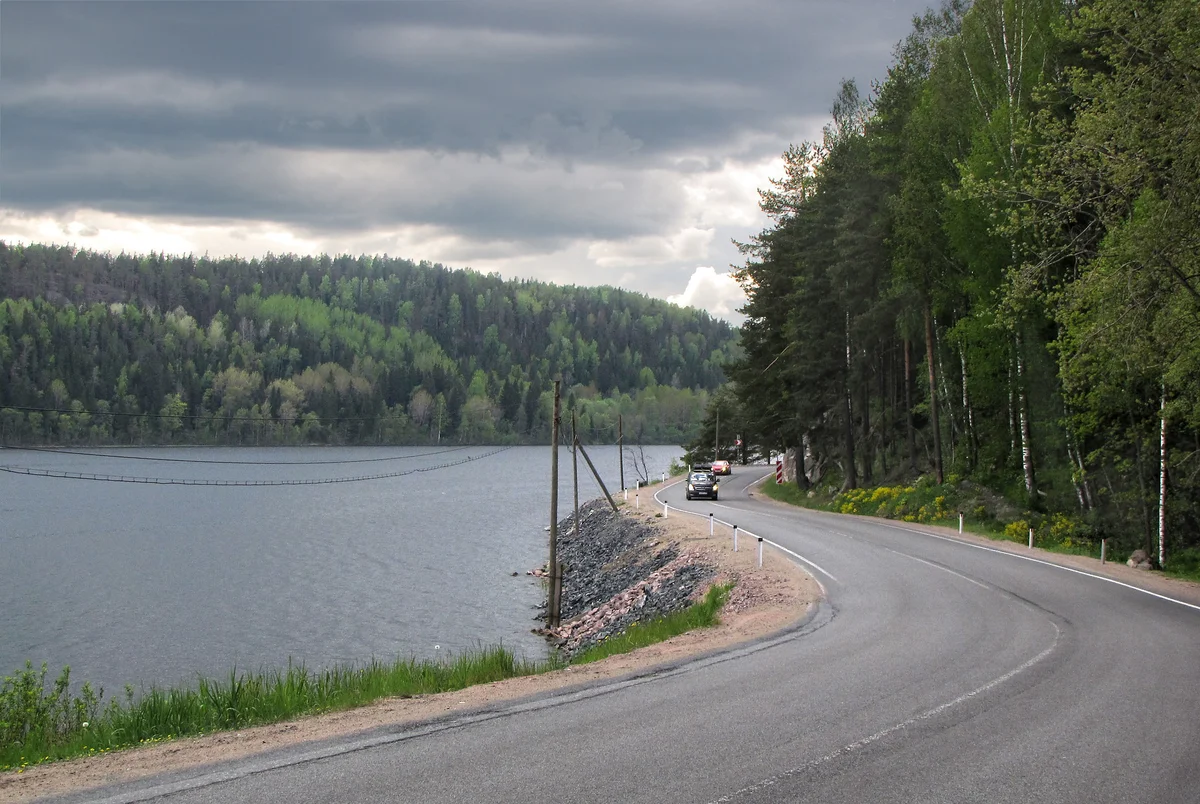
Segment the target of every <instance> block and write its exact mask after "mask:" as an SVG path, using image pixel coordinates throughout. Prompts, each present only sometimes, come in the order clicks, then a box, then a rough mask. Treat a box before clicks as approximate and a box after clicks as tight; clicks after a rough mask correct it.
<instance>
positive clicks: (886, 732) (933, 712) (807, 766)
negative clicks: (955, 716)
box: [709, 621, 1062, 804]
mask: <svg viewBox="0 0 1200 804" xmlns="http://www.w3.org/2000/svg"><path fill="white" fill-rule="evenodd" d="M1050 624H1051V625H1053V626H1054V643H1053V644H1052V645H1051V646H1050V647H1048V648H1046V649H1045V650H1044V651H1042V652H1041V653H1039V654H1038V655H1037V656H1034V657H1033V658H1032V659H1030V660H1028V661H1027V662H1025V663H1024V664H1022V665H1021V666H1020V667H1017V668H1015V669H1013V670H1009V671H1008V672H1007V673H1005V674H1004V675H1002V676H999V677H997V678H994V679H992V680H991V681H989V682H988V683H986V684H984V685H983V686H982V687H976V688H975V689H973V690H971V691H970V692H967V693H963V694H962V695H960V696H958V697H957V698H955V699H954V700H952V701H947V702H946V703H944V704H942V705H941V706H936V707H934V708H933V709H929V710H927V711H925V712H922V713H921V714H919V715H916V716H915V717H910V718H909V719H908V720H906V721H904V722H903V723H897V724H896V725H894V726H889V727H888V728H886V729H882V730H880V731H877V732H875V733H874V734H872V735H871V736H870V737H864V738H862V739H861V740H856V741H855V742H852V743H849V744H848V745H843V746H842V747H841V748H839V749H837V750H836V751H833V752H831V753H828V754H826V755H825V756H823V757H821V758H820V759H814V760H813V761H812V762H806V763H804V764H803V765H798V766H796V767H794V768H791V769H789V770H785V771H783V772H781V773H777V774H775V775H774V776H769V777H767V778H766V779H763V780H762V781H760V782H756V783H755V784H752V785H750V786H748V787H743V788H742V789H741V790H736V791H734V792H732V793H730V794H728V795H725V796H721V797H720V798H718V799H714V800H713V801H712V802H710V803H709V804H721V803H722V802H726V801H732V800H733V799H734V797H735V796H741V795H744V794H746V793H754V792H756V791H758V790H761V789H763V788H764V787H770V786H771V785H774V784H777V783H778V782H781V781H783V780H784V779H787V778H789V777H792V776H795V775H796V774H799V773H803V772H805V771H808V770H812V769H813V768H815V767H817V766H818V765H824V764H826V763H828V762H832V761H833V760H835V759H837V758H838V757H840V756H842V755H843V754H849V753H851V752H853V751H857V750H858V749H860V748H866V747H867V746H868V745H870V744H871V743H876V742H879V741H880V740H882V739H883V738H884V737H888V736H890V735H892V734H894V733H896V732H898V731H900V730H902V729H907V728H908V727H909V726H915V725H917V724H918V723H920V722H921V721H923V720H929V719H930V718H933V717H937V716H938V715H940V714H941V713H942V712H945V711H946V710H947V709H950V708H951V707H954V706H958V705H959V704H961V703H964V702H966V701H969V700H970V699H972V698H974V697H975V696H977V695H982V694H983V693H985V692H987V691H988V690H991V689H993V688H995V687H998V686H999V685H1001V684H1003V683H1004V682H1005V681H1008V680H1009V679H1010V678H1012V677H1013V676H1016V675H1018V674H1019V673H1023V672H1025V671H1026V670H1028V669H1029V668H1031V667H1033V666H1034V665H1035V664H1037V663H1038V662H1040V661H1042V660H1044V659H1045V658H1046V657H1047V656H1049V655H1050V654H1051V653H1053V652H1054V649H1055V648H1057V647H1058V640H1059V637H1061V636H1062V630H1061V629H1059V627H1058V625H1057V624H1056V623H1054V622H1053V621H1051V622H1050Z"/></svg>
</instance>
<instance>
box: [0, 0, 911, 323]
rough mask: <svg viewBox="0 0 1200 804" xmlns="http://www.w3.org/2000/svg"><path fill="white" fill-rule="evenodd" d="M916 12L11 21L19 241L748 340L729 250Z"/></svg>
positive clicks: (7, 79) (443, 0) (53, 15)
mask: <svg viewBox="0 0 1200 804" xmlns="http://www.w3.org/2000/svg"><path fill="white" fill-rule="evenodd" d="M929 4H930V3H929V2H927V1H926V2H922V1H921V0H811V1H810V0H792V1H791V2H787V1H786V0H778V2H774V1H773V2H759V1H758V0H736V2H728V1H724V2H717V0H688V2H683V1H682V0H642V1H641V2H631V3H623V2H608V1H607V0H604V1H603V2H590V3H576V2H565V0H547V2H531V1H530V0H504V2H490V3H483V2H459V1H458V0H432V1H429V2H375V3H354V2H258V3H240V2H212V1H208V2H153V3H148V2H136V3H121V2H73V3H65V2H47V1H46V0H39V1H37V2H20V0H4V1H3V2H0V239H5V240H9V241H10V242H11V241H29V240H35V241H43V242H45V241H49V242H57V243H72V244H74V245H76V246H78V247H81V248H94V249H99V250H111V251H119V250H121V249H125V250H128V251H142V252H145V251H150V250H154V251H162V250H165V251H167V252H171V253H187V252H193V253H196V254H203V253H205V252H207V253H209V254H210V255H213V256H217V255H227V254H237V255H241V256H244V257H249V256H256V255H261V254H264V253H266V252H268V251H273V252H275V253H282V252H288V251H291V252H297V253H320V252H329V253H343V252H349V253H352V254H360V253H372V254H374V253H388V254H391V255H393V256H401V257H408V258H410V259H415V260H421V259H427V260H430V261H434V262H442V263H444V264H446V265H448V266H450V267H455V268H461V267H468V266H469V267H472V268H475V269H477V270H480V271H485V272H486V271H498V272H499V273H500V274H502V275H503V276H505V277H510V278H516V277H534V278H539V279H546V280H549V281H554V282H560V283H573V284H582V285H596V284H614V285H619V286H622V287H625V288H629V289H632V290H638V291H642V292H645V293H649V294H651V295H654V296H658V297H662V298H671V299H672V300H674V301H680V302H683V303H687V304H693V305H695V306H700V307H706V308H707V309H709V310H710V311H712V312H713V313H714V314H715V315H719V316H722V317H725V318H728V319H730V320H733V321H735V322H736V321H739V320H740V318H741V317H740V316H739V315H737V314H736V313H735V310H736V308H737V306H739V305H740V304H741V298H740V291H738V290H737V288H736V286H735V285H734V283H733V282H732V280H731V279H729V277H728V272H729V270H730V264H731V263H733V264H736V263H739V262H740V257H739V255H738V253H737V250H736V248H735V247H734V246H733V245H732V243H731V242H730V241H731V238H736V239H739V240H745V239H747V238H748V237H749V236H750V235H752V234H755V233H757V232H758V231H760V230H761V229H762V228H763V226H764V225H765V220H764V219H763V218H762V217H761V215H760V213H759V211H758V207H757V200H758V198H757V193H756V190H757V188H759V187H765V186H766V185H767V180H768V178H769V177H772V176H777V175H779V173H780V169H779V161H778V160H779V155H780V154H781V153H782V152H783V151H784V149H786V147H787V145H788V144H789V143H790V142H798V141H800V140H804V139H811V138H815V137H818V136H819V135H820V130H821V127H822V126H823V125H824V123H825V122H826V121H827V119H828V116H829V107H830V104H831V102H832V99H833V96H834V93H835V92H836V91H837V86H838V83H839V81H840V80H841V79H842V78H843V77H846V78H850V77H853V78H855V79H856V80H857V81H858V82H859V86H860V88H862V89H863V90H864V92H865V91H866V90H867V89H868V88H869V85H870V82H871V81H872V80H875V79H881V78H882V77H883V76H884V74H885V70H886V68H887V65H888V64H889V62H890V58H891V54H892V48H893V47H894V46H895V44H896V43H897V42H898V41H899V40H900V39H902V38H903V37H904V36H905V35H906V34H907V33H908V31H909V29H910V27H911V20H912V17H913V15H914V14H919V13H921V12H923V11H924V9H925V7H926V6H927V5H929Z"/></svg>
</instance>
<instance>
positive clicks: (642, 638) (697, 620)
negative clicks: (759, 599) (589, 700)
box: [571, 584, 733, 664]
mask: <svg viewBox="0 0 1200 804" xmlns="http://www.w3.org/2000/svg"><path fill="white" fill-rule="evenodd" d="M732 588H733V584H727V585H723V586H722V585H714V586H712V587H710V588H709V590H708V592H707V593H706V594H705V595H704V599H703V600H701V601H699V602H697V603H693V604H692V605H691V606H688V607H687V608H686V609H684V610H683V611H676V612H672V613H671V614H667V615H664V616H662V617H657V618H655V619H653V620H650V621H648V622H645V623H640V624H639V623H634V625H633V626H632V627H630V628H629V629H627V630H626V631H625V632H624V633H622V634H618V635H616V636H614V637H613V638H612V639H606V640H605V641H604V642H601V643H600V644H599V645H594V646H592V647H590V648H588V649H587V650H585V651H583V652H582V653H580V654H579V655H578V656H576V657H575V658H574V659H572V660H571V664H588V663H589V662H598V661H600V660H601V659H606V658H608V657H609V656H615V655H617V654H619V653H629V652H630V651H632V650H636V649H638V648H642V647H645V646H647V645H653V644H655V643H657V642H663V641H665V640H668V639H670V638H671V637H673V636H678V635H679V634H682V633H685V632H687V631H692V630H694V629H696V628H707V627H709V626H712V625H716V624H717V623H719V622H720V618H719V617H718V616H717V615H718V613H719V612H720V610H721V607H722V606H724V605H725V601H726V600H727V599H728V598H729V591H730V590H731V589H732Z"/></svg>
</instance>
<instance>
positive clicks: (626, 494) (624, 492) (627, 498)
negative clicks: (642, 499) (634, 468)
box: [621, 489, 629, 502]
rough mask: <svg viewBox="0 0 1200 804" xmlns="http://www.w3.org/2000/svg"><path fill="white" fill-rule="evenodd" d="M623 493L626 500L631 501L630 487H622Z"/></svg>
mask: <svg viewBox="0 0 1200 804" xmlns="http://www.w3.org/2000/svg"><path fill="white" fill-rule="evenodd" d="M621 493H622V494H624V495H625V502H629V489H621Z"/></svg>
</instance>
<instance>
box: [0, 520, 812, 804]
mask: <svg viewBox="0 0 1200 804" xmlns="http://www.w3.org/2000/svg"><path fill="white" fill-rule="evenodd" d="M623 512H624V513H625V515H626V516H629V517H636V518H638V519H640V520H642V521H645V522H653V523H654V524H655V525H656V526H657V527H659V528H660V529H661V530H662V533H663V537H664V539H666V540H669V541H672V542H676V543H677V544H678V545H679V548H680V550H681V551H691V552H700V553H703V554H704V556H705V557H706V558H707V559H708V561H709V562H710V563H712V564H713V565H715V566H717V567H718V568H719V574H718V577H717V578H716V581H717V582H723V581H727V580H733V581H736V586H735V588H734V589H733V591H732V592H731V593H730V597H729V601H728V603H727V605H726V607H725V609H724V611H723V613H722V614H721V623H720V624H719V625H717V626H715V627H713V628H706V629H701V630H697V631H692V632H689V633H686V634H681V635H680V636H677V637H674V638H672V639H670V640H667V641H666V642H661V643H659V644H657V645H651V646H649V647H646V648H642V649H640V650H637V651H634V652H633V653H628V654H624V655H620V656H611V657H609V658H607V659H605V660H603V661H600V662H595V663H592V664H586V665H579V666H573V667H567V668H565V669H563V670H556V671H554V672H552V673H546V674H543V675H539V676H527V677H523V678H512V679H507V680H505V681H499V682H495V683H492V684H482V685H479V686H476V687H469V688H467V689H465V690H460V691H458V692H446V693H439V694H437V695H425V696H418V697H414V698H404V699H400V698H388V699H385V700H382V701H379V702H377V703H375V704H372V705H370V706H365V707H362V708H359V709H353V710H349V711H345V712H333V713H329V714H323V715H314V716H311V717H306V718H301V719H299V720H294V721H289V722H286V723H277V724H274V725H270V726H257V727H254V728H249V729H243V730H241V731H238V732H222V733H218V734H211V735H206V736H204V737H190V738H184V739H178V740H171V741H169V742H164V743H158V744H154V745H149V746H145V747H141V748H131V749H127V750H123V751H117V752H113V753H111V754H104V755H99V756H91V757H81V758H79V759H73V760H69V761H64V762H55V763H50V764H46V765H41V766H36V767H32V768H28V769H26V770H25V771H24V772H23V773H17V772H15V771H10V772H7V773H3V774H0V802H18V801H22V802H23V801H33V800H36V799H38V798H41V797H44V796H53V795H63V794H66V793H70V792H75V791H80V790H86V789H90V788H95V787H102V786H105V785H110V784H116V783H119V782H127V781H132V780H135V779H141V778H146V777H149V776H154V775H158V774H161V773H169V772H177V771H183V770H187V769H189V768H197V767H200V766H203V765H209V764H213V763H217V762H222V761H226V760H232V759H241V758H244V757H247V756H251V755H253V754H258V753H262V752H264V751H270V750H274V749H278V748H284V747H287V746H293V745H297V744H300V743H305V742H310V741H314V740H324V739H328V738H332V737H338V736H345V735H351V734H355V733H358V732H362V731H366V730H369V729H373V728H378V727H381V726H396V725H412V724H416V723H420V722H422V721H426V720H430V719H433V718H438V717H442V716H445V715H446V714H448V713H451V712H454V711H456V710H468V709H474V708H476V707H481V706H486V705H493V704H497V703H502V702H505V701H512V700H516V699H520V698H525V697H528V696H531V695H535V694H539V693H547V692H553V691H555V690H559V689H563V688H567V687H572V686H575V685H578V684H584V683H588V682H593V681H599V680H604V679H613V678H617V677H620V676H624V675H627V674H630V673H635V672H645V671H646V670H651V669H653V668H654V667H656V666H659V665H671V664H675V663H678V662H679V661H681V660H684V659H687V658H688V657H690V656H695V655H698V654H702V653H708V652H710V651H713V650H719V649H722V648H728V647H733V646H735V645H738V644H741V643H744V642H748V641H751V640H753V639H756V638H759V637H764V636H767V635H768V634H771V633H774V632H776V631H779V630H781V629H783V628H786V627H788V626H789V625H792V624H794V623H796V622H798V621H799V620H800V619H801V618H803V617H804V616H805V615H806V614H807V612H808V611H809V608H810V607H811V606H812V605H814V604H815V603H816V602H817V601H818V600H819V599H820V598H821V589H820V586H819V585H818V584H817V583H816V581H814V580H813V578H812V577H811V576H810V575H808V573H807V572H805V571H804V570H803V569H801V568H800V567H799V566H798V565H797V564H795V563H794V562H793V561H791V560H789V559H788V558H787V557H786V556H784V555H782V554H781V553H779V552H777V551H775V550H774V549H773V548H770V547H768V548H766V549H765V550H764V552H763V566H762V567H761V568H760V567H758V566H757V553H756V550H755V549H753V548H751V547H750V546H749V545H747V544H745V543H743V544H742V545H741V549H740V551H739V552H737V553H735V552H733V542H732V537H731V535H730V534H729V532H728V529H722V528H720V527H718V528H717V533H716V535H715V536H712V537H710V536H709V535H708V527H709V526H708V522H707V521H706V520H705V519H701V518H700V517H694V516H689V515H686V514H682V513H678V512H672V513H671V515H670V516H668V517H667V518H665V519H664V518H659V517H656V515H655V511H654V510H650V507H649V506H643V508H642V509H641V511H634V510H631V507H630V506H623Z"/></svg>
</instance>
